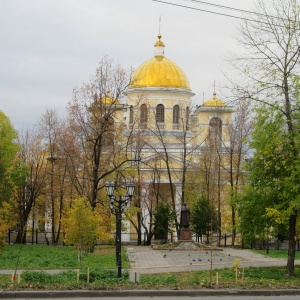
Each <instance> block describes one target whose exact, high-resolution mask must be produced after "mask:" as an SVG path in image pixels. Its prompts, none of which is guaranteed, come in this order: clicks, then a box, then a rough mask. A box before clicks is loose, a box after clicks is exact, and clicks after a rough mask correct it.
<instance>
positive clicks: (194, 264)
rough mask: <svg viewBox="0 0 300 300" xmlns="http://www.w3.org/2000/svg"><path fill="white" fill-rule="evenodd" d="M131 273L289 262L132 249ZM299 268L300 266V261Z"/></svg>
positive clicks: (239, 254) (243, 254)
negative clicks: (236, 262)
mask: <svg viewBox="0 0 300 300" xmlns="http://www.w3.org/2000/svg"><path fill="white" fill-rule="evenodd" d="M127 252H128V258H129V261H130V265H131V269H132V270H134V271H137V272H139V273H140V274H156V273H163V272H185V271H196V270H209V269H210V268H211V267H212V268H213V269H220V268H232V264H233V262H234V261H235V260H236V259H239V260H240V264H239V266H240V267H242V268H243V267H250V266H253V267H260V266H285V265H286V259H281V258H268V257H265V256H264V255H262V254H258V253H255V252H253V251H250V250H237V249H231V248H224V249H223V251H212V253H211V252H210V251H209V250H208V251H203V250H196V251H194V250H172V251H170V250H153V249H152V248H151V247H137V246H136V247H128V248H127ZM295 264H299V265H300V260H296V261H295Z"/></svg>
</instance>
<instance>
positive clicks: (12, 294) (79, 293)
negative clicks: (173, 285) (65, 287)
mask: <svg viewBox="0 0 300 300" xmlns="http://www.w3.org/2000/svg"><path fill="white" fill-rule="evenodd" d="M282 295H285V296H287V295H293V296H295V295H300V289H283V290H280V289H276V290H211V289H200V290H122V291H99V290H97V291H96V290H73V291H0V299H12V298H63V297H65V298H68V297H73V298H74V297H142V296H148V297H151V296H152V297H154V296H156V297H157V296H169V297H176V296H189V297H195V296H282Z"/></svg>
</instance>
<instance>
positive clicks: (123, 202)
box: [105, 182, 135, 278]
mask: <svg viewBox="0 0 300 300" xmlns="http://www.w3.org/2000/svg"><path fill="white" fill-rule="evenodd" d="M115 187H116V186H115V184H114V183H113V182H108V183H107V184H106V185H105V188H106V193H107V196H108V197H109V207H110V210H111V211H112V212H113V213H115V214H116V264H117V268H118V277H119V278H120V277H122V256H121V237H122V212H123V211H124V208H125V206H127V204H128V202H129V201H130V200H131V198H132V196H133V193H134V189H135V185H134V184H133V183H127V184H126V186H125V187H126V191H127V193H126V194H125V195H123V196H121V195H120V196H119V200H117V199H116V196H115V195H114V190H115ZM115 207H116V209H115Z"/></svg>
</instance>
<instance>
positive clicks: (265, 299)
mask: <svg viewBox="0 0 300 300" xmlns="http://www.w3.org/2000/svg"><path fill="white" fill-rule="evenodd" d="M121 298H124V297H100V298H98V299H101V300H120V299H121ZM126 298H127V299H132V298H135V299H139V300H149V299H151V300H191V298H192V299H195V300H197V299H206V300H221V299H222V300H272V299H275V300H296V299H299V296H297V295H296V296H197V297H189V296H178V297H174V296H172V297H164V296H159V297H155V296H154V297H153V296H149V297H138V298H136V297H132V296H131V297H126ZM126 298H125V299H126ZM2 299H11V298H2ZM15 299H19V300H31V299H32V300H42V299H45V298H35V297H34V298H15ZM48 299H49V298H48ZM58 299H60V300H68V299H76V300H95V297H78V298H77V297H75V298H74V297H69V298H58Z"/></svg>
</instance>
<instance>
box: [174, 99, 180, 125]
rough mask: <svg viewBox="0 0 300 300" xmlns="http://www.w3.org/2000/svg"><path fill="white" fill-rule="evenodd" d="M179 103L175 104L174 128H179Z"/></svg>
mask: <svg viewBox="0 0 300 300" xmlns="http://www.w3.org/2000/svg"><path fill="white" fill-rule="evenodd" d="M179 111H180V110H179V105H178V104H176V105H174V106H173V129H175V130H176V129H179Z"/></svg>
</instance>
